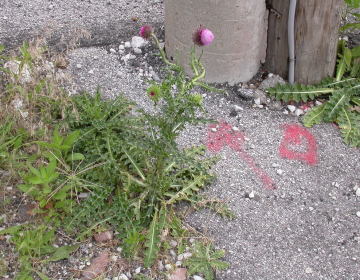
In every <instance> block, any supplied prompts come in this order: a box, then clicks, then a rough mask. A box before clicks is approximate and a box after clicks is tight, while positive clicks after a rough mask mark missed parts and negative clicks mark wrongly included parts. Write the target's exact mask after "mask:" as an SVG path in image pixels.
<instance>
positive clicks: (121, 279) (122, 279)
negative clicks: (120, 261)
mask: <svg viewBox="0 0 360 280" xmlns="http://www.w3.org/2000/svg"><path fill="white" fill-rule="evenodd" d="M119 280H129V277H127V276H126V275H125V274H121V275H120V276H119Z"/></svg>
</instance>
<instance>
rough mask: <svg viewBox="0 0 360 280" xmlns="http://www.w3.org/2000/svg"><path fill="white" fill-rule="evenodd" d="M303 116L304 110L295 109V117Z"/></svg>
mask: <svg viewBox="0 0 360 280" xmlns="http://www.w3.org/2000/svg"><path fill="white" fill-rule="evenodd" d="M304 114H305V112H304V110H302V109H296V110H295V115H296V116H298V117H299V116H301V115H304Z"/></svg>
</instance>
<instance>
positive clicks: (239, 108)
mask: <svg viewBox="0 0 360 280" xmlns="http://www.w3.org/2000/svg"><path fill="white" fill-rule="evenodd" d="M234 110H235V112H239V111H244V109H243V108H242V107H240V106H238V105H234Z"/></svg>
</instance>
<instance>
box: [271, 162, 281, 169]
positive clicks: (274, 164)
mask: <svg viewBox="0 0 360 280" xmlns="http://www.w3.org/2000/svg"><path fill="white" fill-rule="evenodd" d="M271 166H272V167H274V168H277V167H279V166H280V165H279V164H277V163H273V164H272V165H271Z"/></svg>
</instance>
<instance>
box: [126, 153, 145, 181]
mask: <svg viewBox="0 0 360 280" xmlns="http://www.w3.org/2000/svg"><path fill="white" fill-rule="evenodd" d="M123 151H124V153H125V154H126V156H127V157H128V158H129V160H130V161H131V163H132V165H133V166H134V167H135V169H136V171H137V173H138V174H139V176H140V177H141V179H143V180H144V181H145V179H146V178H145V175H144V173H142V171H141V169H140V168H139V167H138V165H137V164H136V162H135V160H134V159H133V158H132V156H130V154H129V152H128V151H127V150H126V149H124V148H123Z"/></svg>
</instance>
